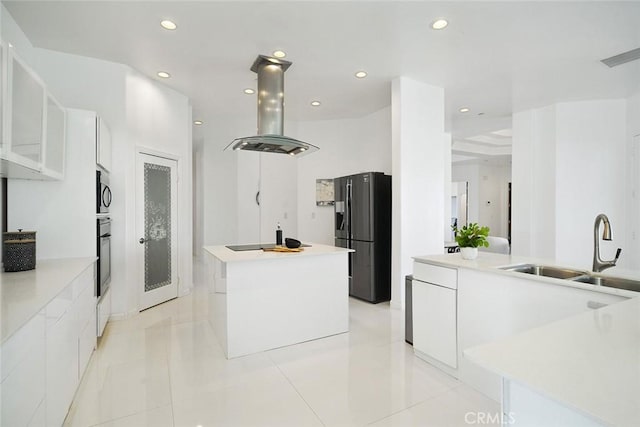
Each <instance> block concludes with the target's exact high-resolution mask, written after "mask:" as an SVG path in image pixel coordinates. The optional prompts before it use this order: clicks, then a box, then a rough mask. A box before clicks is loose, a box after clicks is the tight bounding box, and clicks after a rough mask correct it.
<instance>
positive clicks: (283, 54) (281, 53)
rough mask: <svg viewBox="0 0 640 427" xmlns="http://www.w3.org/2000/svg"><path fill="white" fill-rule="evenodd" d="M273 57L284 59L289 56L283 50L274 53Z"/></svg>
mask: <svg viewBox="0 0 640 427" xmlns="http://www.w3.org/2000/svg"><path fill="white" fill-rule="evenodd" d="M273 56H275V57H276V58H284V57H285V56H287V54H286V53H285V52H284V51H282V50H276V51H275V52H273Z"/></svg>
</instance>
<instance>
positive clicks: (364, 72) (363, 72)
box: [355, 71, 367, 79]
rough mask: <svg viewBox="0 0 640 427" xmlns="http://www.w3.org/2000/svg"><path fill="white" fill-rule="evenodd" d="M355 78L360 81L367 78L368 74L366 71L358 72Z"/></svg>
mask: <svg viewBox="0 0 640 427" xmlns="http://www.w3.org/2000/svg"><path fill="white" fill-rule="evenodd" d="M355 76H356V77H357V78H359V79H364V78H365V77H367V72H366V71H358V72H357V73H356V74H355Z"/></svg>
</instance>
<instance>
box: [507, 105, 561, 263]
mask: <svg viewBox="0 0 640 427" xmlns="http://www.w3.org/2000/svg"><path fill="white" fill-rule="evenodd" d="M555 129H556V109H555V106H550V107H545V108H540V109H536V110H528V111H524V112H520V113H516V114H514V115H513V138H512V144H513V148H512V155H511V162H512V163H511V166H512V182H513V184H512V196H511V197H512V207H511V212H512V213H511V214H512V220H511V253H512V254H514V255H523V256H537V257H546V258H551V259H553V258H555V256H556V253H555V232H556V213H555V212H556V150H555V147H556V132H555Z"/></svg>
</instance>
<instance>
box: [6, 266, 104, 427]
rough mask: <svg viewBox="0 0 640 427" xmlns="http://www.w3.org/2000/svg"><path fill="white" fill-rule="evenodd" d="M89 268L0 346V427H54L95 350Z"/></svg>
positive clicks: (94, 314) (93, 307)
mask: <svg viewBox="0 0 640 427" xmlns="http://www.w3.org/2000/svg"><path fill="white" fill-rule="evenodd" d="M93 289H94V266H93V265H91V266H89V267H88V268H86V269H85V270H84V271H83V272H82V273H81V274H80V275H79V276H77V277H76V279H75V280H73V282H72V283H70V284H69V285H68V286H66V287H65V288H64V289H63V290H62V291H61V292H60V293H59V294H58V295H56V297H55V298H54V299H53V300H51V301H50V302H49V303H48V304H47V305H46V307H45V308H44V309H43V310H41V311H40V312H39V313H38V314H36V316H34V317H33V318H32V319H30V320H29V321H28V322H27V323H26V324H25V325H24V326H22V327H21V328H20V329H18V330H17V331H16V332H15V334H13V335H12V336H11V337H9V338H8V339H7V341H5V342H4V343H2V346H1V347H0V357H1V359H0V360H1V361H2V364H1V372H2V383H1V384H0V396H1V397H2V399H1V402H2V408H1V415H0V425H1V426H11V427H13V426H60V425H62V423H63V422H64V419H65V417H66V415H67V411H68V410H69V406H70V405H71V402H72V400H73V396H74V394H75V392H76V389H77V387H78V385H79V383H80V379H81V378H82V375H83V374H84V371H85V369H86V367H87V364H88V362H89V358H90V357H91V353H92V352H93V350H94V348H95V345H96V334H95V325H96V311H95V310H96V302H95V297H94V296H93V293H94V292H93Z"/></svg>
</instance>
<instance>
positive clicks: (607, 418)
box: [464, 298, 640, 426]
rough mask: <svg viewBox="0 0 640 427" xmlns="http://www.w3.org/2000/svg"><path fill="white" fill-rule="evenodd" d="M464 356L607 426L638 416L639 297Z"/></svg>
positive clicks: (630, 423) (636, 419)
mask: <svg viewBox="0 0 640 427" xmlns="http://www.w3.org/2000/svg"><path fill="white" fill-rule="evenodd" d="M464 356H465V357H467V358H468V359H470V360H471V361H473V362H475V363H477V364H479V365H480V366H482V367H484V368H486V369H488V370H490V371H493V372H496V373H498V374H500V375H502V376H504V377H506V378H508V379H512V380H515V381H517V382H518V383H521V384H523V385H525V386H527V387H529V388H531V389H532V390H534V391H536V392H538V393H540V394H542V395H544V396H547V397H549V398H551V399H554V400H556V401H558V402H561V403H562V404H564V405H565V406H568V407H570V408H572V409H575V410H579V411H581V412H583V413H586V414H588V415H591V416H592V417H595V418H597V419H599V420H602V421H604V422H605V423H607V424H611V425H616V426H635V425H638V422H639V420H640V298H634V299H630V300H627V301H623V302H620V303H617V304H613V305H610V306H607V307H603V308H600V309H597V310H593V311H589V312H586V313H583V314H580V315H577V316H573V317H570V318H568V319H564V320H560V321H558V322H554V323H550V324H548V325H544V326H542V327H539V328H535V329H531V330H528V331H526V332H523V333H521V334H518V335H515V336H512V337H509V338H506V339H503V340H499V341H496V342H493V343H490V344H485V345H482V346H478V347H474V348H472V349H468V350H466V351H465V352H464Z"/></svg>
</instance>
